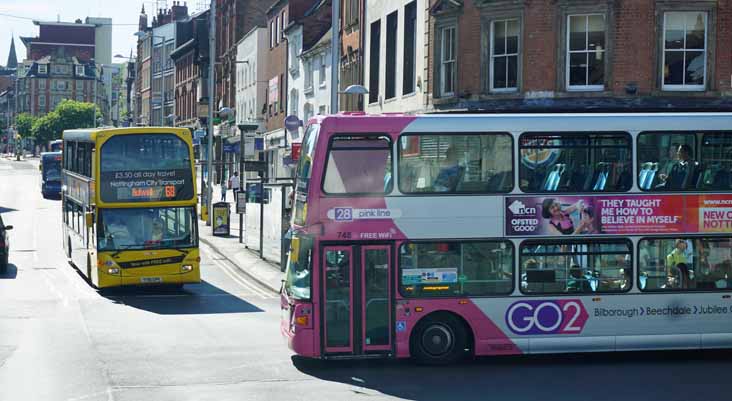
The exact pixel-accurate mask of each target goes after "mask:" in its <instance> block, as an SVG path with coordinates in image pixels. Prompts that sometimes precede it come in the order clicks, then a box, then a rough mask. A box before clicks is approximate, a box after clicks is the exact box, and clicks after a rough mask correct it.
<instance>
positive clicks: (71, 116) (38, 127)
mask: <svg viewBox="0 0 732 401" xmlns="http://www.w3.org/2000/svg"><path fill="white" fill-rule="evenodd" d="M94 110H96V113H95V114H96V117H97V118H100V117H101V112H100V111H99V109H98V108H96V107H95V106H94V105H93V104H91V103H85V102H77V101H75V100H70V99H66V100H63V101H61V103H59V104H58V106H56V109H55V110H54V111H52V112H50V113H48V114H46V115H45V116H43V117H41V118H38V119H37V120H36V121H35V123H34V124H33V128H32V130H31V131H32V134H33V136H34V137H36V140H37V141H38V142H39V143H46V142H48V141H52V140H54V139H61V134H62V133H63V131H64V130H67V129H78V128H90V127H92V126H93V122H94V120H93V119H92V113H94Z"/></svg>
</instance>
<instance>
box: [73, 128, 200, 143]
mask: <svg viewBox="0 0 732 401" xmlns="http://www.w3.org/2000/svg"><path fill="white" fill-rule="evenodd" d="M175 133H177V134H180V135H190V133H191V131H190V130H188V128H178V127H130V128H83V129H72V130H65V131H64V132H63V136H62V137H63V139H64V140H65V141H79V142H96V140H97V136H98V135H100V134H104V135H105V136H107V135H144V134H175Z"/></svg>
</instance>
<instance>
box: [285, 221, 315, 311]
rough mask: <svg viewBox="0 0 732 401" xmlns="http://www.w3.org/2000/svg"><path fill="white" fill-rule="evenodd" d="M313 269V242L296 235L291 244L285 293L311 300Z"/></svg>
mask: <svg viewBox="0 0 732 401" xmlns="http://www.w3.org/2000/svg"><path fill="white" fill-rule="evenodd" d="M312 267H313V240H312V239H311V238H309V237H300V236H298V235H294V236H293V238H292V241H291V242H290V256H289V259H288V261H287V270H286V272H285V283H284V285H285V291H286V292H287V294H288V295H290V296H292V297H294V298H296V299H302V300H309V299H310V281H311V275H312Z"/></svg>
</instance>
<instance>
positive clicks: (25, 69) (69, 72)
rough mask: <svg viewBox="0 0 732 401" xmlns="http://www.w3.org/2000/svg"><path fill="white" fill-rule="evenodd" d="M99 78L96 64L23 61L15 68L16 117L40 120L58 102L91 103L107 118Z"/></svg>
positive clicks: (65, 59)
mask: <svg viewBox="0 0 732 401" xmlns="http://www.w3.org/2000/svg"><path fill="white" fill-rule="evenodd" d="M100 76H101V68H99V67H98V65H97V64H95V63H94V62H92V61H87V62H82V61H80V60H78V59H77V58H76V57H52V56H45V57H42V58H40V59H38V60H25V61H24V62H23V63H22V64H21V65H19V66H18V82H17V84H16V87H17V91H18V92H17V113H18V114H20V113H28V114H31V115H33V116H36V117H40V116H43V115H45V114H46V113H48V112H50V111H53V110H54V109H55V108H56V106H57V105H58V104H59V103H61V101H62V100H64V99H73V100H76V101H80V102H95V103H96V104H97V106H98V107H99V108H100V110H101V112H102V115H103V116H108V115H109V108H108V102H107V97H106V90H105V87H104V82H103V81H102V80H101V79H100ZM95 83H96V88H95Z"/></svg>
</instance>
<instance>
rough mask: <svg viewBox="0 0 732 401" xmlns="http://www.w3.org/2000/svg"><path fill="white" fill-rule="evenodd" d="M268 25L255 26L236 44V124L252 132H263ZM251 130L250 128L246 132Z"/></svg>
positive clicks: (258, 134)
mask: <svg viewBox="0 0 732 401" xmlns="http://www.w3.org/2000/svg"><path fill="white" fill-rule="evenodd" d="M267 39H268V37H267V28H265V27H264V26H261V27H256V28H254V29H252V30H251V31H249V33H247V34H246V35H245V36H244V37H243V38H242V39H241V40H240V41H239V43H238V45H237V50H236V61H237V64H236V69H237V77H236V125H237V127H241V126H253V125H256V126H257V128H256V129H255V130H254V134H256V135H257V136H261V135H263V134H264V130H265V127H264V118H263V116H262V110H263V109H264V107H265V104H266V96H267V85H266V82H265V80H263V79H262V77H264V76H265V75H266V74H267V63H266V59H267V50H268V47H267ZM249 132H251V131H249Z"/></svg>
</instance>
